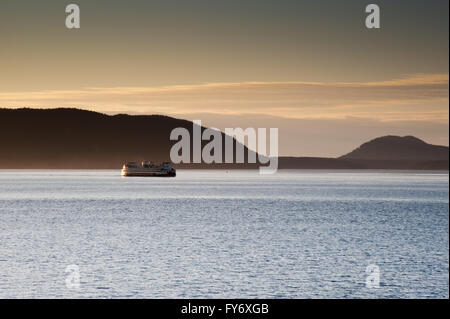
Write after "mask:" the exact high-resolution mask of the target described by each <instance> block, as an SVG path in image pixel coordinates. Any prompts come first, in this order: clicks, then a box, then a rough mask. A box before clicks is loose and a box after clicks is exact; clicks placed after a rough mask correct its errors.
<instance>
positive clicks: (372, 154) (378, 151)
mask: <svg viewBox="0 0 450 319" xmlns="http://www.w3.org/2000/svg"><path fill="white" fill-rule="evenodd" d="M448 153H449V149H448V147H445V146H436V145H431V144H427V143H425V142H424V141H422V140H420V139H418V138H416V137H414V136H404V137H400V136H392V135H389V136H383V137H379V138H376V139H374V140H371V141H369V142H367V143H364V144H362V145H361V146H360V147H358V148H357V149H355V150H354V151H352V152H350V153H348V154H346V155H344V156H341V157H340V158H341V159H353V160H355V159H356V160H383V161H386V160H418V161H438V160H443V161H444V160H447V161H448Z"/></svg>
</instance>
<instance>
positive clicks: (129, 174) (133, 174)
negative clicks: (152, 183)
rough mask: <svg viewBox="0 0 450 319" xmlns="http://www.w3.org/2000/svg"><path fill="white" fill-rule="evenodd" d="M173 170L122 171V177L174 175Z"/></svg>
mask: <svg viewBox="0 0 450 319" xmlns="http://www.w3.org/2000/svg"><path fill="white" fill-rule="evenodd" d="M176 175H177V174H176V173H175V172H129V171H122V176H123V177H175V176H176Z"/></svg>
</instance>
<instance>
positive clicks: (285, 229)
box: [0, 170, 449, 298]
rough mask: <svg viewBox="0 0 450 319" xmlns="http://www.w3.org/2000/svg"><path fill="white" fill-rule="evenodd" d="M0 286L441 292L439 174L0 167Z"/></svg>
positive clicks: (93, 294) (97, 290)
mask: <svg viewBox="0 0 450 319" xmlns="http://www.w3.org/2000/svg"><path fill="white" fill-rule="evenodd" d="M369 265H370V266H369ZM368 266H369V267H368ZM374 276H375V277H374ZM374 278H375V279H374ZM377 278H378V279H379V284H377V283H378V281H377ZM78 279H79V280H78ZM0 297H1V298H448V297H449V175H448V172H419V171H342V170H341V171H338V170H335V171H332V170H330V171H324V170H319V171H313V170H311V171H309V170H282V171H280V172H279V173H277V174H275V175H269V176H267V175H265V176H264V175H259V174H258V173H257V171H178V176H177V177H176V178H145V177H143V178H142V177H136V178H123V177H120V171H119V170H116V171H112V170H111V171H109V170H99V171H81V170H73V171H72V170H0Z"/></svg>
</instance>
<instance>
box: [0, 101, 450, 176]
mask: <svg viewBox="0 0 450 319" xmlns="http://www.w3.org/2000/svg"><path fill="white" fill-rule="evenodd" d="M176 127H183V128H186V129H187V130H188V131H189V132H190V133H191V136H192V122H190V121H186V120H181V119H176V118H172V117H168V116H160V115H126V114H119V115H112V116H110V115H106V114H101V113H97V112H92V111H85V110H79V109H67V108H60V109H28V108H26V109H0V168H3V169H7V168H17V169H20V168H52V169H120V168H121V167H122V165H123V163H124V162H125V161H127V160H133V161H139V160H149V159H150V160H153V161H160V162H163V161H170V156H169V154H170V149H171V147H172V145H173V144H174V143H176V141H170V140H169V136H170V132H171V131H172V129H174V128H176ZM202 129H204V128H202ZM222 136H223V138H230V137H228V136H225V135H224V134H222ZM206 143H207V142H204V144H206ZM234 143H236V141H234ZM191 145H192V143H191ZM248 152H251V151H249V150H248V149H247V148H245V158H246V159H247V153H248ZM223 153H224V152H223ZM191 154H192V152H191ZM259 166H260V165H259V164H247V163H244V164H212V165H208V164H181V165H176V167H177V168H201V169H205V168H223V169H232V168H257V167H259ZM448 167H449V148H448V147H446V146H436V145H431V144H427V143H425V142H424V141H422V140H420V139H418V138H415V137H413V136H405V137H399V136H384V137H380V138H376V139H374V140H372V141H369V142H367V143H364V144H363V145H361V146H360V147H358V148H357V149H355V150H354V151H352V152H350V153H348V154H346V155H344V156H341V157H339V158H320V157H280V158H279V168H280V169H284V168H290V169H436V170H448Z"/></svg>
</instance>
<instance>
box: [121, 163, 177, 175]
mask: <svg viewBox="0 0 450 319" xmlns="http://www.w3.org/2000/svg"><path fill="white" fill-rule="evenodd" d="M176 175H177V173H176V171H175V168H173V167H172V165H171V164H170V163H169V162H164V163H162V164H160V165H156V164H155V163H153V162H150V161H144V162H142V163H141V164H138V163H136V162H126V163H125V164H124V165H123V167H122V176H153V177H175V176H176Z"/></svg>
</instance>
